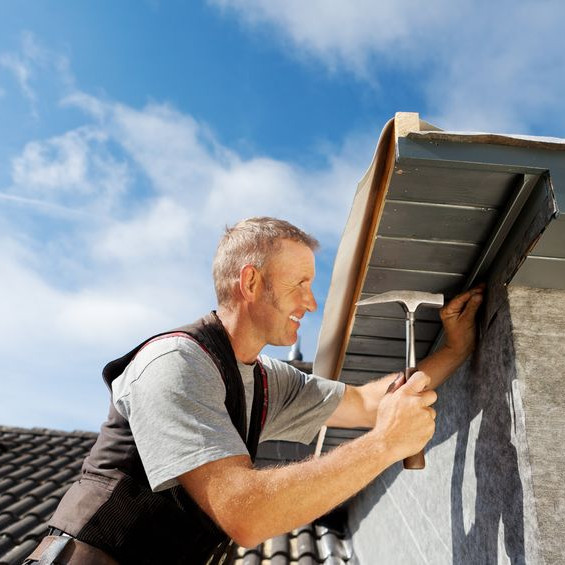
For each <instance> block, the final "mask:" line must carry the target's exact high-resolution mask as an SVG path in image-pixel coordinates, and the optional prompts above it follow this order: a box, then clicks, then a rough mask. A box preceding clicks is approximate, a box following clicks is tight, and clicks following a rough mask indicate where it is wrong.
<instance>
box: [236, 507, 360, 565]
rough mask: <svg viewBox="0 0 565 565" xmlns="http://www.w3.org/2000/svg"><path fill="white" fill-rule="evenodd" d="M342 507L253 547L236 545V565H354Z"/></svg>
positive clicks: (354, 558)
mask: <svg viewBox="0 0 565 565" xmlns="http://www.w3.org/2000/svg"><path fill="white" fill-rule="evenodd" d="M346 514H347V512H346V510H345V509H337V510H335V511H333V512H332V513H330V514H328V515H327V516H324V517H322V518H320V519H319V520H316V521H315V522H314V523H313V524H309V525H307V526H304V527H302V528H297V529H296V530H293V531H292V532H290V533H289V534H285V535H283V536H278V537H276V538H273V539H270V540H267V541H266V542H265V543H263V544H261V545H259V546H257V547H256V548H253V549H243V548H239V549H238V553H237V556H236V558H235V564H236V565H265V564H267V563H272V564H273V565H275V564H279V563H280V564H281V565H283V564H286V563H288V564H292V565H294V564H297V565H310V564H312V565H314V564H315V563H316V564H317V563H326V564H327V565H345V564H349V565H356V564H357V559H356V557H355V555H354V553H353V547H352V544H351V539H350V535H349V532H348V530H347V528H346V526H345V524H346V521H347V515H346Z"/></svg>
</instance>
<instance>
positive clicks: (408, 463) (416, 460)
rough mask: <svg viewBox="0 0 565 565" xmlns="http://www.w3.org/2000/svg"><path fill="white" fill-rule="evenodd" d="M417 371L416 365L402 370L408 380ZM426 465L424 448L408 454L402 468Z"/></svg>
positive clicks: (419, 467)
mask: <svg viewBox="0 0 565 565" xmlns="http://www.w3.org/2000/svg"><path fill="white" fill-rule="evenodd" d="M416 371H417V369H416V367H406V369H405V371H404V378H405V379H406V380H408V379H409V378H410V377H411V376H412V375H413V374H414V373H415V372H416ZM425 466H426V458H425V457H424V450H423V449H422V451H420V453H416V454H415V455H410V457H407V458H406V459H404V468H405V469H423V468H424V467H425Z"/></svg>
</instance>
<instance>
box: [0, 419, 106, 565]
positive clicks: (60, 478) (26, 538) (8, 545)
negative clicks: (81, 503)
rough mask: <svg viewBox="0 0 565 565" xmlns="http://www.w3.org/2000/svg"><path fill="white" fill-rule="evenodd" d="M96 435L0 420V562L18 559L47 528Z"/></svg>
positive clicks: (12, 562) (2, 564) (10, 563)
mask: <svg viewBox="0 0 565 565" xmlns="http://www.w3.org/2000/svg"><path fill="white" fill-rule="evenodd" d="M96 437H97V434H94V433H90V432H57V431H53V430H46V429H37V428H34V429H22V428H9V427H4V426H0V565H16V564H17V565H19V564H20V563H21V562H22V561H23V560H24V559H25V558H26V557H27V556H28V555H29V554H30V553H31V552H32V551H33V549H34V548H35V546H36V545H37V543H38V541H39V540H40V539H41V538H42V537H43V536H44V535H45V534H46V533H47V520H48V519H49V518H50V517H51V515H52V514H53V512H54V510H55V508H56V506H57V504H58V502H59V500H60V499H61V497H62V496H63V494H64V493H65V492H66V490H67V489H68V487H69V486H70V484H71V483H72V482H73V481H74V480H75V479H76V478H77V476H78V474H79V472H80V468H81V465H82V460H83V459H84V457H85V456H86V454H87V453H88V452H89V451H90V448H91V447H92V445H93V444H94V441H95V440H96Z"/></svg>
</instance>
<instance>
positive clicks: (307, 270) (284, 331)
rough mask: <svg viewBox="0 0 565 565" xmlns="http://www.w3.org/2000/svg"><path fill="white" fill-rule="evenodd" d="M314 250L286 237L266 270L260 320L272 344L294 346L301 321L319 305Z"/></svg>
mask: <svg viewBox="0 0 565 565" xmlns="http://www.w3.org/2000/svg"><path fill="white" fill-rule="evenodd" d="M315 273H316V271H315V262H314V253H313V252H312V250H311V249H310V248H309V247H308V246H306V245H304V244H302V243H298V242H296V241H291V240H287V239H285V240H283V242H282V246H281V250H280V251H279V252H278V253H277V254H276V255H275V256H274V257H273V258H272V259H271V260H270V261H269V263H268V264H267V265H266V266H265V268H264V269H263V272H262V274H261V277H262V283H263V284H262V288H261V299H260V301H259V304H258V309H257V321H259V322H260V325H261V327H262V329H263V332H264V336H263V337H264V340H265V342H266V343H268V344H270V345H292V344H293V343H294V342H295V341H296V339H297V337H298V328H299V327H300V320H301V319H302V317H303V316H304V314H305V313H306V312H314V310H316V308H317V304H316V300H315V299H314V295H313V294H312V282H313V280H314V275H315Z"/></svg>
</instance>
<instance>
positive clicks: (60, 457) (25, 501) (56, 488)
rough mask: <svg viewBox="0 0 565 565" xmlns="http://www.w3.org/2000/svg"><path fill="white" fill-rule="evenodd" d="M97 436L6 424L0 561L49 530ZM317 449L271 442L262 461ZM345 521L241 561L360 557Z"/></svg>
mask: <svg viewBox="0 0 565 565" xmlns="http://www.w3.org/2000/svg"><path fill="white" fill-rule="evenodd" d="M305 368H306V369H308V368H309V367H308V366H306V367H305ZM97 437H98V434H96V433H92V432H61V431H54V430H48V429H38V428H33V429H23V428H11V427H6V426H0V565H20V564H21V563H22V561H23V560H24V559H25V558H26V557H27V556H28V555H29V554H30V553H31V552H32V551H33V549H35V547H36V546H37V544H38V543H39V541H40V540H41V538H43V536H45V535H46V533H47V524H48V521H49V519H50V518H51V516H52V514H53V512H54V511H55V508H56V507H57V504H58V503H59V501H60V499H61V498H62V496H63V495H64V493H65V492H66V491H67V489H68V488H69V487H70V485H71V484H72V483H73V482H74V481H75V480H76V479H77V478H78V477H79V475H80V469H81V466H82V461H83V459H84V458H85V456H86V455H87V454H88V453H89V451H90V448H91V447H92V445H93V444H94V442H95V441H96V438H97ZM312 451H313V448H312V447H308V446H303V445H301V444H294V443H291V442H266V443H264V444H261V446H260V449H259V451H258V460H257V464H258V466H261V467H264V466H267V465H269V464H275V463H279V464H280V463H281V461H292V460H297V459H301V458H304V457H306V456H308V455H309V454H310V453H311V452H312ZM340 520H341V522H340ZM344 522H345V518H344V515H343V514H339V513H337V514H335V515H332V516H329V517H325V518H324V519H323V520H322V521H319V522H316V523H315V524H309V525H306V526H304V527H302V528H298V529H296V530H294V531H293V532H291V533H289V534H286V535H283V536H278V537H277V538H273V539H272V540H267V541H266V542H265V543H263V544H261V545H259V546H258V547H256V548H251V549H243V548H239V549H238V557H237V560H236V563H238V564H245V565H251V564H254V563H262V564H268V563H272V564H273V565H284V564H294V563H300V564H308V563H328V564H329V563H332V564H335V565H339V564H342V563H354V557H353V550H352V548H351V542H350V541H349V535H348V533H347V531H346V530H345V526H344Z"/></svg>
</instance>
